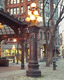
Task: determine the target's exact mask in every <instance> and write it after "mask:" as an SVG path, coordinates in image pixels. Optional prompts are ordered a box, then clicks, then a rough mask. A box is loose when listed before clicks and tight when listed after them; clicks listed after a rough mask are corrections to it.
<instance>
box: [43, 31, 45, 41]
mask: <svg viewBox="0 0 64 80" xmlns="http://www.w3.org/2000/svg"><path fill="white" fill-rule="evenodd" d="M43 39H44V40H45V32H43Z"/></svg>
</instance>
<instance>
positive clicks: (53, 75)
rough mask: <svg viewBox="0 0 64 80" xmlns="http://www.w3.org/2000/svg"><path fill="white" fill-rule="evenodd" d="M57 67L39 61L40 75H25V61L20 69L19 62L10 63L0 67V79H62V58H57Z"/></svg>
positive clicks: (63, 64)
mask: <svg viewBox="0 0 64 80" xmlns="http://www.w3.org/2000/svg"><path fill="white" fill-rule="evenodd" d="M56 64H57V68H56V70H53V65H52V64H51V65H50V67H46V66H45V65H46V63H45V62H39V65H40V67H39V68H40V70H41V77H36V78H34V77H27V76H26V70H27V68H28V67H27V65H28V64H27V63H25V69H23V70H22V69H21V64H20V63H19V64H15V63H10V65H9V67H0V80H64V59H63V58H62V59H58V61H57V62H56Z"/></svg>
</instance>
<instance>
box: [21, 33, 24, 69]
mask: <svg viewBox="0 0 64 80" xmlns="http://www.w3.org/2000/svg"><path fill="white" fill-rule="evenodd" d="M21 51H22V52H21V69H24V33H22V40H21Z"/></svg>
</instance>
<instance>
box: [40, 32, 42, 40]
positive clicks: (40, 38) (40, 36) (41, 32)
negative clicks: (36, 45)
mask: <svg viewBox="0 0 64 80" xmlns="http://www.w3.org/2000/svg"><path fill="white" fill-rule="evenodd" d="M40 40H42V32H40Z"/></svg>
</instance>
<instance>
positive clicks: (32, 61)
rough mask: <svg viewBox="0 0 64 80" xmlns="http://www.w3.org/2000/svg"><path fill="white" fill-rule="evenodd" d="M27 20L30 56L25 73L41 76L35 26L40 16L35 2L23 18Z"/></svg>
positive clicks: (40, 18) (37, 29) (36, 28)
mask: <svg viewBox="0 0 64 80" xmlns="http://www.w3.org/2000/svg"><path fill="white" fill-rule="evenodd" d="M25 20H26V21H27V22H30V26H29V27H28V30H29V33H30V34H29V37H30V56H29V64H28V70H27V71H26V75H27V76H30V77H39V76H41V71H40V70H39V64H38V59H37V34H38V31H39V28H38V27H37V22H38V21H41V20H42V17H41V16H40V15H39V12H38V9H37V7H36V4H35V3H32V4H31V6H30V10H29V12H28V17H27V18H26V19H25Z"/></svg>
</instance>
